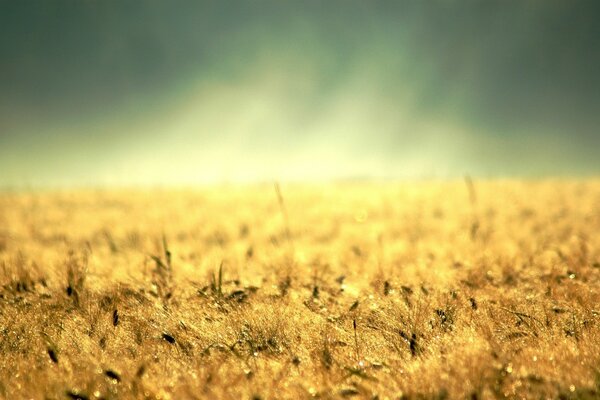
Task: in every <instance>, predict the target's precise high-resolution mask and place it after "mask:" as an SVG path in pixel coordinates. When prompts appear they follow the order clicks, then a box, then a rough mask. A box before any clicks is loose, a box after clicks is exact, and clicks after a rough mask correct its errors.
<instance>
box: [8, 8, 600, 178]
mask: <svg viewBox="0 0 600 400" xmlns="http://www.w3.org/2000/svg"><path fill="white" fill-rule="evenodd" d="M599 15H600V2H597V1H587V2H586V1H577V0H575V1H554V0H543V1H542V0H539V1H533V0H530V1H528V0H523V1H510V0H507V1H492V0H486V1H470V0H465V1H450V0H444V1H441V0H440V1H435V0H432V1H408V0H406V1H389V2H382V1H333V0H329V1H314V2H313V1H296V2H292V1H281V0H273V1H236V2H225V1H211V2H202V1H168V2H167V1H152V0H148V1H126V0H119V1H108V0H107V1H91V0H88V1H84V0H70V1H65V0H55V1H41V0H40V1H4V0H1V1H0V171H1V172H0V187H4V188H11V187H64V186H90V185H91V186H117V185H133V186H137V185H152V186H154V185H195V184H207V183H246V182H263V181H272V180H278V181H330V180H361V179H376V180H379V179H431V178H435V179H438V178H439V179H446V178H455V177H461V176H463V175H465V174H469V175H471V176H475V177H483V178H485V177H527V178H529V177H548V176H552V177H554V176H568V177H571V176H576V177H579V176H592V175H593V176H597V175H598V174H599V173H600V161H598V159H599V157H598V153H599V149H600V132H599V126H600V124H599V123H600V79H599V77H598V72H599V71H600V49H599V47H600V24H598V21H597V17H598V16H599Z"/></svg>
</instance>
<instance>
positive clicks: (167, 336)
mask: <svg viewBox="0 0 600 400" xmlns="http://www.w3.org/2000/svg"><path fill="white" fill-rule="evenodd" d="M162 338H163V339H164V340H166V341H167V342H169V343H171V344H173V343H175V338H174V337H173V336H171V335H169V334H168V333H163V334H162Z"/></svg>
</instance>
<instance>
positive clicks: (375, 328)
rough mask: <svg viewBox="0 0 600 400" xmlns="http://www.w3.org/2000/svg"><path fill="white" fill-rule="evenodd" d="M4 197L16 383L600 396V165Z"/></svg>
mask: <svg viewBox="0 0 600 400" xmlns="http://www.w3.org/2000/svg"><path fill="white" fill-rule="evenodd" d="M282 189H285V190H282ZM284 195H285V196H284ZM0 204H1V206H2V207H1V208H0V213H1V214H2V215H0V220H2V221H4V222H5V225H4V226H3V227H2V231H1V232H0V356H1V357H0V398H7V399H21V398H40V399H42V398H48V399H64V398H66V399H100V398H104V399H117V398H119V399H120V398H131V399H188V398H189V399H199V398H225V399H271V398H289V399H297V398H320V399H333V398H341V399H346V398H348V399H355V398H361V399H362V398H365V399H464V398H469V399H486V398H560V399H593V398H599V397H600V367H599V366H600V347H599V346H598V343H599V341H600V293H599V292H598V291H597V290H596V289H597V287H598V285H599V283H600V237H599V236H598V234H597V233H598V232H599V231H600V183H599V182H597V181H594V180H588V181H543V182H542V181H539V182H536V181H530V182H513V181H491V182H485V181H477V182H474V181H473V180H471V179H470V178H468V177H467V178H466V179H465V181H464V182H463V181H458V182H447V183H433V182H432V183H413V184H397V185H366V184H365V185H339V186H330V187H317V186H314V187H303V186H289V187H287V186H286V187H284V188H281V187H280V186H279V185H275V196H274V194H273V189H272V188H271V187H269V186H267V187H254V188H244V189H241V188H228V189H219V190H216V189H206V190H203V191H197V192H196V191H183V190H182V191H175V190H174V191H170V192H168V191H148V192H144V191H136V192H128V191H121V192H118V191H79V192H57V193H4V194H1V195H0ZM32 204H37V205H38V206H36V207H32Z"/></svg>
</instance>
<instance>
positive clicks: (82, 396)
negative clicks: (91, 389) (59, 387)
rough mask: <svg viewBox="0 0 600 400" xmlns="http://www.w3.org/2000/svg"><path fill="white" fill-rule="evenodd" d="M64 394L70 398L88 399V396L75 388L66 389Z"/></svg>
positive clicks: (76, 399)
mask: <svg viewBox="0 0 600 400" xmlns="http://www.w3.org/2000/svg"><path fill="white" fill-rule="evenodd" d="M65 394H66V395H67V397H68V398H69V399H71V400H89V396H87V395H85V394H83V393H79V391H77V390H67V391H66V393H65Z"/></svg>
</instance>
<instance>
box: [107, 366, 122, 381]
mask: <svg viewBox="0 0 600 400" xmlns="http://www.w3.org/2000/svg"><path fill="white" fill-rule="evenodd" d="M104 375H106V376H107V377H109V378H110V379H114V380H115V381H117V382H121V376H119V374H117V373H116V372H115V371H113V370H111V369H107V370H106V371H104Z"/></svg>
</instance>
